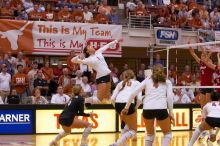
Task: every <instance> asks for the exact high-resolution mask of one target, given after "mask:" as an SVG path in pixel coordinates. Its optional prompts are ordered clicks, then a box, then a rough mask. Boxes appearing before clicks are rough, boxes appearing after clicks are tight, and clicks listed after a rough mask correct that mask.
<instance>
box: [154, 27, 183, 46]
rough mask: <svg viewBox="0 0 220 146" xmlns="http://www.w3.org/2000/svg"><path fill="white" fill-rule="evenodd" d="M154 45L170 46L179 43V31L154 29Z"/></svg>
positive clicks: (162, 28) (161, 28)
mask: <svg viewBox="0 0 220 146" xmlns="http://www.w3.org/2000/svg"><path fill="white" fill-rule="evenodd" d="M154 33H155V39H156V45H159V46H172V45H178V44H180V42H181V35H182V34H181V29H175V28H164V27H154Z"/></svg>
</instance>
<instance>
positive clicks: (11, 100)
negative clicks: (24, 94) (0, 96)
mask: <svg viewBox="0 0 220 146" xmlns="http://www.w3.org/2000/svg"><path fill="white" fill-rule="evenodd" d="M20 102H21V101H20V97H19V96H18V94H17V91H16V89H12V91H11V94H10V95H8V97H6V99H5V103H7V104H19V103H20Z"/></svg>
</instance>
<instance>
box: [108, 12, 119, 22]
mask: <svg viewBox="0 0 220 146" xmlns="http://www.w3.org/2000/svg"><path fill="white" fill-rule="evenodd" d="M108 19H109V23H110V24H116V25H117V24H119V23H120V22H119V21H120V20H119V16H118V14H117V12H116V8H112V10H111V12H110V14H109V15H108Z"/></svg>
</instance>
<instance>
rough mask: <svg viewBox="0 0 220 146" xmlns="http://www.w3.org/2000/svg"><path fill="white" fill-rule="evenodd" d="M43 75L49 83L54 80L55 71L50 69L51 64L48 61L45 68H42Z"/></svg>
mask: <svg viewBox="0 0 220 146" xmlns="http://www.w3.org/2000/svg"><path fill="white" fill-rule="evenodd" d="M41 70H42V72H43V74H44V77H45V78H44V79H45V80H47V82H48V83H49V82H50V80H51V79H52V78H53V76H54V75H53V69H52V68H50V63H49V61H46V63H45V66H44V67H42V68H41Z"/></svg>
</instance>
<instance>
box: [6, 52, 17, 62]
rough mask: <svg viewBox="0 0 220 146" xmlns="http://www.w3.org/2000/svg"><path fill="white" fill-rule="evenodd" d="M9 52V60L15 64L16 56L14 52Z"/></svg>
mask: <svg viewBox="0 0 220 146" xmlns="http://www.w3.org/2000/svg"><path fill="white" fill-rule="evenodd" d="M7 54H8V61H9V62H10V64H12V66H13V64H15V61H16V58H15V57H13V56H12V53H11V52H10V51H9V52H8V53H7Z"/></svg>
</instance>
